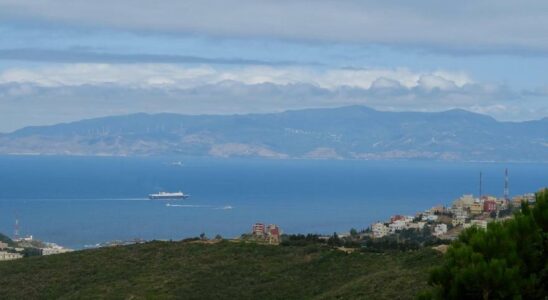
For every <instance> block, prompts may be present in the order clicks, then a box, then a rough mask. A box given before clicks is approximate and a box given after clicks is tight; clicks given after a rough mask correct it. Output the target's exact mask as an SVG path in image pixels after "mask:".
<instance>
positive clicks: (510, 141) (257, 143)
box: [0, 106, 548, 161]
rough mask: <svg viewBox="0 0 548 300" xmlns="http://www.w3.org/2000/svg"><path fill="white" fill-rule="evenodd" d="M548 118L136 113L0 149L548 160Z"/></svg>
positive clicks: (355, 112)
mask: <svg viewBox="0 0 548 300" xmlns="http://www.w3.org/2000/svg"><path fill="white" fill-rule="evenodd" d="M547 132H548V119H543V120H538V121H528V122H521V123H512V122H498V121H496V120H495V119H493V118H491V117H488V116H485V115H480V114H475V113H471V112H467V111H464V110H450V111H445V112H438V113H420V112H381V111H376V110H373V109H370V108H367V107H363V106H349V107H342V108H333V109H308V110H297V111H287V112H283V113H272V114H249V115H229V116H221V115H202V116H190V115H176V114H156V115H149V114H135V115H128V116H116V117H106V118H98V119H90V120H84V121H79V122H74V123H68V124H58V125H53V126H41V127H28V128H23V129H20V130H17V131H15V132H12V133H9V134H3V135H0V154H57V155H59V154H61V155H174V154H175V155H198V156H215V157H232V156H239V157H242V156H246V157H267V158H305V159H318V158H329V159H430V160H456V161H548V134H546V133H547Z"/></svg>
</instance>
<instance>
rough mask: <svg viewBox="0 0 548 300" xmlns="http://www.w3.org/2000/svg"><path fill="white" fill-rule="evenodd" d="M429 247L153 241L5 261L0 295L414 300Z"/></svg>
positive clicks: (429, 260)
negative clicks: (347, 249)
mask: <svg viewBox="0 0 548 300" xmlns="http://www.w3.org/2000/svg"><path fill="white" fill-rule="evenodd" d="M439 261H441V260H440V257H439V256H438V255H437V254H436V253H434V252H433V251H432V250H428V249H423V250H421V251H416V252H394V253H384V254H379V253H353V254H345V253H343V252H341V251H338V250H328V249H323V248H319V246H315V245H312V246H308V247H289V246H287V247H284V246H265V245H256V244H244V243H233V242H227V241H225V242H221V243H218V244H198V243H189V242H150V243H146V244H139V245H132V246H125V247H114V248H102V249H96V250H86V251H77V252H73V253H68V254H61V255H53V256H48V257H33V258H28V259H22V260H18V261H11V262H2V263H0V274H2V276H0V298H1V299H33V298H50V299H53V298H55V299H57V298H63V299H74V298H79V299H80V298H110V299H112V298H114V299H124V298H125V299H143V298H151V297H154V298H181V297H184V298H185V299H333V298H344V299H349V298H352V299H355V298H367V299H411V298H413V295H415V294H416V293H417V292H418V291H420V290H421V289H424V288H425V287H426V278H427V276H428V273H427V269H428V268H430V267H431V266H433V265H435V264H437V263H438V262H439Z"/></svg>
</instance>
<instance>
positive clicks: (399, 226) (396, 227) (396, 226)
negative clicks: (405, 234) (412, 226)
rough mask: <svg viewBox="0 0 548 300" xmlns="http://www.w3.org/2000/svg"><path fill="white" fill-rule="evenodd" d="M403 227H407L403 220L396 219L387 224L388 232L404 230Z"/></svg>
mask: <svg viewBox="0 0 548 300" xmlns="http://www.w3.org/2000/svg"><path fill="white" fill-rule="evenodd" d="M405 228H407V224H406V223H405V221H404V220H397V221H394V222H392V223H390V225H388V229H389V231H390V233H395V232H396V231H400V230H404V229H405Z"/></svg>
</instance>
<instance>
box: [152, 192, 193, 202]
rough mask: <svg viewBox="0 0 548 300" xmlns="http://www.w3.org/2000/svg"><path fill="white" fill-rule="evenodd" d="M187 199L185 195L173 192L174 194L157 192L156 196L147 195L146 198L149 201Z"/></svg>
mask: <svg viewBox="0 0 548 300" xmlns="http://www.w3.org/2000/svg"><path fill="white" fill-rule="evenodd" d="M188 197H190V195H188V194H185V193H183V192H175V193H169V192H159V193H156V194H149V195H148V198H149V199H150V200H180V199H186V198H188Z"/></svg>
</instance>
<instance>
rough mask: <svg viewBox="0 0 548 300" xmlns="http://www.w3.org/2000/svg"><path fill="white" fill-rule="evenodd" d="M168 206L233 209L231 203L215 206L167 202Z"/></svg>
mask: <svg viewBox="0 0 548 300" xmlns="http://www.w3.org/2000/svg"><path fill="white" fill-rule="evenodd" d="M166 207H186V208H210V209H220V210H227V209H233V208H234V207H232V206H231V205H224V206H214V205H198V204H171V203H167V204H166Z"/></svg>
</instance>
